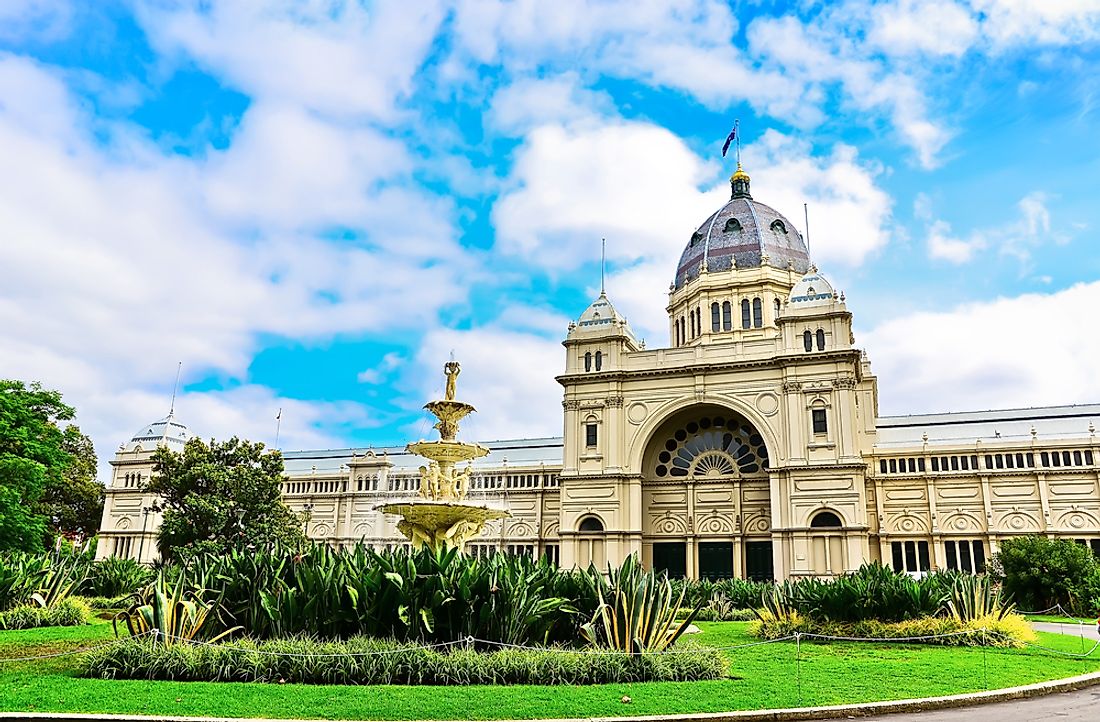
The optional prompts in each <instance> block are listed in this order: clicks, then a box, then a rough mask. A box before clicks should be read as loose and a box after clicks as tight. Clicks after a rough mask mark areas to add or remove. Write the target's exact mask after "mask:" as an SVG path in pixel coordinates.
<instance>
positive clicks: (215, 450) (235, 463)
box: [146, 437, 305, 558]
mask: <svg viewBox="0 0 1100 722" xmlns="http://www.w3.org/2000/svg"><path fill="white" fill-rule="evenodd" d="M282 480H283V456H282V454H281V453H279V452H278V451H264V445H263V444H262V443H252V442H250V441H247V440H242V439H238V438H237V437H233V438H232V439H230V440H229V441H225V442H220V443H219V442H217V441H214V440H213V439H211V441H210V443H209V444H206V443H204V442H203V441H202V439H198V438H192V439H191V440H190V441H188V442H187V444H186V445H185V446H184V447H183V451H182V452H181V453H177V452H174V451H172V450H171V449H168V448H166V447H161V448H159V449H157V450H156V452H154V454H153V475H152V478H151V479H150V480H149V484H148V486H147V487H146V488H147V490H148V491H150V492H152V493H154V494H157V495H159V496H160V497H161V499H162V502H161V504H162V506H163V508H164V521H163V523H162V524H161V527H160V530H159V531H158V532H157V546H158V547H159V549H160V553H161V556H163V557H165V558H178V557H180V556H189V555H190V554H193V553H196V552H201V551H212V552H215V553H221V552H225V551H228V550H230V549H235V548H241V547H244V546H250V545H252V546H257V547H266V546H270V545H272V544H275V543H283V544H290V545H294V546H301V545H302V544H304V542H305V535H304V534H303V532H302V528H301V522H300V521H299V520H298V518H297V517H296V516H295V515H294V513H293V512H291V511H290V509H289V508H288V507H287V506H286V504H284V503H283V501H282V498H281V497H280V494H279V484H280V482H281V481H282Z"/></svg>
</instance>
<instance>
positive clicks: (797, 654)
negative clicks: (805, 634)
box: [794, 632, 802, 707]
mask: <svg viewBox="0 0 1100 722" xmlns="http://www.w3.org/2000/svg"><path fill="white" fill-rule="evenodd" d="M794 669H795V679H796V680H797V683H798V706H799V707H801V706H802V632H795V633H794Z"/></svg>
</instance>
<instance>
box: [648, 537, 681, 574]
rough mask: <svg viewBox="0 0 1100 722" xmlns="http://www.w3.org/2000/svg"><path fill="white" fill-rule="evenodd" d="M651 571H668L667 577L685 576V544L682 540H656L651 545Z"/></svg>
mask: <svg viewBox="0 0 1100 722" xmlns="http://www.w3.org/2000/svg"><path fill="white" fill-rule="evenodd" d="M653 571H655V572H662V571H664V572H668V577H669V579H683V578H684V577H686V576H687V545H686V544H684V542H658V543H656V544H654V545H653Z"/></svg>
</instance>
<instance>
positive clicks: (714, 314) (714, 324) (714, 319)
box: [710, 301, 722, 332]
mask: <svg viewBox="0 0 1100 722" xmlns="http://www.w3.org/2000/svg"><path fill="white" fill-rule="evenodd" d="M720 314H721V307H720V306H719V305H718V302H717V301H715V302H714V303H712V304H710V330H711V331H712V332H716V331H718V329H719V328H720V327H721V324H722V321H721V316H720Z"/></svg>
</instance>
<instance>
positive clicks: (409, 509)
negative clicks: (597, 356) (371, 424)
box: [377, 361, 511, 550]
mask: <svg viewBox="0 0 1100 722" xmlns="http://www.w3.org/2000/svg"><path fill="white" fill-rule="evenodd" d="M443 369H444V373H445V374H446V376H447V391H446V394H445V395H446V398H445V399H442V400H439V401H431V402H429V403H428V404H426V405H425V406H424V408H425V409H427V410H428V411H430V412H432V414H433V415H434V416H435V417H436V418H437V419H438V421H437V422H436V424H435V427H434V428H435V429H437V430H438V431H439V440H438V441H417V442H414V443H411V444H409V445H408V446H407V447H405V448H406V449H408V451H410V452H411V453H413V454H416V455H417V456H423V457H424V458H426V459H427V460H428V462H429V463H428V465H426V466H421V467H420V491H419V494H418V498H417V499H415V500H413V501H409V502H403V503H392V504H383V505H382V506H379V507H377V508H378V509H381V510H382V511H383V512H385V513H386V514H396V515H398V516H400V517H401V521H399V522H397V529H398V531H400V532H401V533H402V534H404V535H405V538H406V539H408V540H409V541H410V542H412V545H413V548H415V549H419V548H421V547H428V548H430V549H433V550H438V549H446V548H451V547H457V548H458V549H460V550H461V549H462V548H463V547H464V546H465V545H466V542H467V541H469V540H470V539H473V538H474V537H477V536H480V535H481V532H482V530H483V529H484V528H485V523H486V522H488V521H491V520H493V519H503V518H505V517H509V516H511V514H510V513H508V512H507V511H506V510H504V509H497V508H493V507H491V506H489V505H487V504H475V503H472V502H470V501H467V494H468V493H469V489H470V477H471V475H472V474H473V468H472V464H471V462H472V461H473V460H474V459H479V458H481V457H483V456H486V455H487V454H488V453H489V449H487V448H485V447H484V446H482V445H481V444H474V443H469V442H465V441H458V440H457V439H456V438H455V437H456V436H457V435H458V423H459V422H460V421H461V420H462V419H463V418H465V417H466V416H467V415H468V414H470V413H471V412H473V411H475V409H474V407H473V406H471V405H470V404H466V403H463V402H461V401H455V398H454V396H455V385H456V379H457V378H458V374H459V371H460V367H459V365H458V362H457V361H450V362H448V363H447V364H446V365H445V366H444V367H443ZM462 462H466V468H464V469H462V470H461V471H459V470H458V469H457V464H460V463H462Z"/></svg>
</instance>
